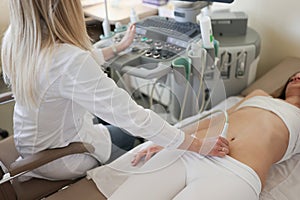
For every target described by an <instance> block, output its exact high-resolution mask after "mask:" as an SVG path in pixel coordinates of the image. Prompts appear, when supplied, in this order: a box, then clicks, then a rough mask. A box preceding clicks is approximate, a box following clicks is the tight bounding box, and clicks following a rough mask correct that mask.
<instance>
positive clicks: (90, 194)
mask: <svg viewBox="0 0 300 200" xmlns="http://www.w3.org/2000/svg"><path fill="white" fill-rule="evenodd" d="M297 71H300V58H293V57H289V58H286V59H284V60H282V61H281V62H280V63H279V64H278V65H276V66H275V67H273V68H272V69H271V70H270V71H269V72H268V73H266V74H265V75H264V76H262V77H261V78H259V79H258V80H256V81H255V82H254V83H253V84H251V85H250V86H249V87H247V88H246V89H245V90H243V91H242V92H241V96H245V95H247V94H249V93H250V92H251V91H253V90H255V89H263V90H265V91H266V92H268V93H269V94H271V95H273V96H277V95H278V94H279V93H280V92H281V90H282V88H283V86H284V84H285V82H286V80H287V79H288V77H289V76H290V75H292V74H294V73H295V72H297ZM12 144H13V143H11V145H12ZM0 147H1V143H0ZM4 148H5V147H4ZM7 148H11V146H10V147H7ZM138 149H139V146H138V147H136V148H135V149H133V150H131V151H130V152H129V153H126V154H125V155H123V156H122V157H121V158H119V159H123V160H124V158H126V156H127V157H128V156H132V154H131V155H130V153H133V152H134V151H137V150H138ZM4 151H5V150H4ZM14 151H15V150H14ZM1 152H3V148H1V149H0V153H1ZM6 152H7V151H6ZM2 154H5V153H2ZM2 154H0V158H1V161H2V162H3V159H6V158H5V155H2ZM119 159H117V160H116V161H114V162H113V163H115V162H118V160H119ZM10 162H13V161H12V160H10ZM128 162H130V158H128ZM295 171H298V172H299V171H300V155H295V156H293V157H292V158H291V159H290V160H288V161H285V162H284V163H282V164H278V165H276V166H275V165H274V167H273V168H272V169H271V171H270V175H269V178H268V180H267V184H266V186H265V188H264V190H263V191H262V193H261V200H279V199H280V200H282V199H289V200H296V199H293V197H295V195H296V196H300V190H299V188H300V173H295ZM277 186H283V188H285V190H284V191H281V193H280V192H279V191H278V190H275V189H276V187H277ZM291 186H292V187H291ZM4 189H5V188H4ZM280 189H282V187H281V188H280ZM1 190H3V186H1V185H0V192H1ZM289 192H291V193H293V195H291V196H292V197H291V198H289V194H288V193H289ZM297 193H298V194H297ZM283 197H285V198H283ZM286 197H288V198H286ZM8 199H9V198H8ZM68 199H72V200H82V199H86V200H96V199H97V200H104V199H106V198H105V197H104V195H103V194H101V192H100V191H99V190H98V189H97V186H96V184H95V183H94V181H93V180H92V179H90V178H89V179H88V178H82V179H80V180H77V181H76V182H73V183H71V184H69V185H68V187H64V188H63V189H61V190H58V191H57V192H53V194H52V195H49V196H48V197H46V200H68ZM141 199H142V197H141Z"/></svg>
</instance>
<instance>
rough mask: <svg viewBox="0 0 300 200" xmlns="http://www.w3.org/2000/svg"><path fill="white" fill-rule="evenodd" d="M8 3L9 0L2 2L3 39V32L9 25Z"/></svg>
mask: <svg viewBox="0 0 300 200" xmlns="http://www.w3.org/2000/svg"><path fill="white" fill-rule="evenodd" d="M8 1H9V0H0V13H1V14H0V38H2V35H3V32H4V31H5V30H6V28H7V26H8V23H9V16H8Z"/></svg>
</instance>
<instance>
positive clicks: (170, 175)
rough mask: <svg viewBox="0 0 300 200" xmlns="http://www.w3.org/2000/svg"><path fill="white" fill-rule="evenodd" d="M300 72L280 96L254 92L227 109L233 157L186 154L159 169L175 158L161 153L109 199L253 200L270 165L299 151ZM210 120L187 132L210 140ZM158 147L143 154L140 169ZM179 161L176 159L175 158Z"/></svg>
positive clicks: (259, 190) (139, 155) (136, 159)
mask: <svg viewBox="0 0 300 200" xmlns="http://www.w3.org/2000/svg"><path fill="white" fill-rule="evenodd" d="M299 108H300V72H297V73H295V74H294V75H292V76H291V77H290V78H289V79H288V81H287V84H286V85H285V88H284V90H283V93H282V94H281V95H280V97H279V98H272V97H271V96H269V95H268V94H267V93H266V92H264V91H262V90H256V91H254V92H252V93H251V94H249V95H248V96H246V97H245V98H244V99H243V100H242V101H240V102H239V103H238V104H236V105H235V106H233V107H232V108H230V109H229V110H228V115H229V128H228V132H227V135H226V138H227V140H228V141H229V143H230V145H229V146H230V153H229V154H228V156H225V157H224V158H220V157H211V156H206V157H204V156H201V155H199V154H196V153H192V152H184V153H182V155H181V156H180V159H174V162H172V163H170V164H169V165H166V166H165V167H164V168H162V169H160V170H153V169H155V167H156V168H157V163H159V162H161V161H163V159H168V158H169V157H172V156H174V151H169V150H162V151H160V152H159V153H157V154H156V155H155V156H154V157H153V158H151V159H150V161H148V162H146V164H145V165H144V166H143V167H142V168H146V169H148V170H149V169H151V167H152V171H148V173H139V174H135V175H132V176H130V178H128V179H127V180H126V182H124V184H122V185H121V186H120V187H119V188H118V190H116V191H115V192H114V193H113V194H112V196H111V197H110V198H109V199H131V200H134V199H140V198H141V195H142V196H143V199H149V200H150V199H163V200H167V199H175V200H181V199H182V200H186V199H188V200H192V199H204V200H207V199H209V200H214V199H230V200H241V199H243V200H248V199H249V200H255V199H259V194H260V192H261V190H262V188H263V186H264V184H265V182H266V178H267V175H268V171H269V169H270V167H271V165H272V164H274V163H280V162H282V161H284V160H287V159H289V158H290V157H291V156H292V155H294V154H296V153H299V152H300V145H299V140H300V139H299V134H300V123H299V120H300V109H299ZM210 120H211V119H206V120H202V121H200V122H199V123H194V124H192V125H191V126H189V127H187V128H186V129H185V131H189V132H190V133H191V134H192V133H194V132H195V131H194V130H195V128H196V133H195V135H196V137H197V138H203V137H206V134H207V132H209V124H210ZM161 149H162V148H161V147H159V146H151V147H150V148H148V149H146V150H143V151H141V152H139V153H138V154H137V155H136V157H135V158H134V160H133V161H132V164H133V165H136V164H137V163H138V162H139V161H140V159H141V158H142V157H143V156H146V157H147V159H148V158H150V157H151V156H152V154H153V153H154V152H157V151H159V150H161ZM174 158H176V156H175V157H174Z"/></svg>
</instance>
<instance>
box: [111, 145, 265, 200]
mask: <svg viewBox="0 0 300 200" xmlns="http://www.w3.org/2000/svg"><path fill="white" fill-rule="evenodd" d="M185 154H186V155H187V156H186V155H185ZM191 155H192V156H191ZM166 160H169V161H170V162H169V163H168V164H166V162H165V161H166ZM223 160H225V162H223ZM161 163H164V164H163V165H162V164H161ZM142 168H143V170H142V171H140V173H135V174H133V175H131V176H130V177H129V178H128V179H127V180H126V181H125V182H124V183H123V184H122V185H121V186H120V187H119V188H118V189H117V190H116V191H115V192H114V193H113V194H112V196H111V197H110V198H109V199H110V200H140V199H144V200H171V199H174V200H194V199H195V200H220V199H222V200H258V199H259V192H260V189H261V188H260V186H261V185H260V181H259V179H258V176H257V175H256V173H255V172H254V171H253V170H252V169H250V168H249V167H247V166H245V165H244V164H242V163H239V162H238V161H236V160H234V159H233V158H231V157H229V159H228V158H224V159H223V158H222V159H219V158H217V159H216V160H215V159H214V158H211V157H208V158H207V157H205V158H204V157H203V159H201V158H200V159H199V158H197V156H196V157H194V158H193V154H191V153H184V155H182V156H178V154H177V155H176V153H174V152H170V151H162V152H160V153H159V154H157V155H155V156H154V157H153V158H152V159H151V160H150V161H149V162H147V163H146V164H145V165H144V166H143V167H142ZM249 169H250V170H249ZM251 170H252V171H251ZM252 172H254V173H252Z"/></svg>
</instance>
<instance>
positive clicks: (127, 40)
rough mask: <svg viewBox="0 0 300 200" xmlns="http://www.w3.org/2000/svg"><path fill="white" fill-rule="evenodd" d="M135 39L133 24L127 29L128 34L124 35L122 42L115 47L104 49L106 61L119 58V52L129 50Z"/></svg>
mask: <svg viewBox="0 0 300 200" xmlns="http://www.w3.org/2000/svg"><path fill="white" fill-rule="evenodd" d="M134 37H135V25H134V24H132V25H130V27H129V28H128V29H127V32H126V34H125V35H124V37H123V39H122V40H121V42H119V43H118V44H116V45H113V46H110V47H106V48H103V49H102V53H103V57H104V59H105V60H109V59H111V58H113V57H114V56H117V54H118V53H119V52H121V51H124V50H125V49H127V48H128V47H129V46H130V45H131V43H132V41H133V39H134Z"/></svg>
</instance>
